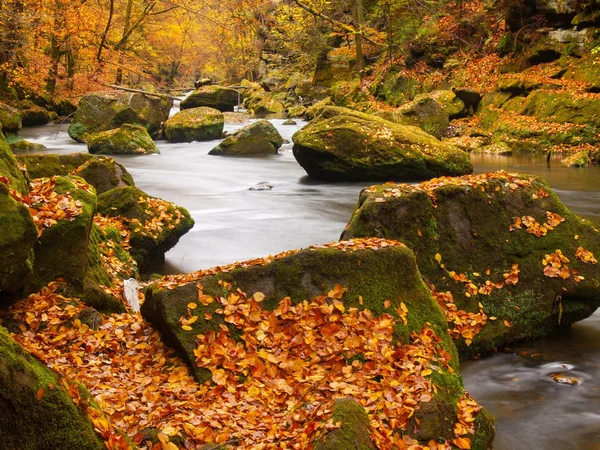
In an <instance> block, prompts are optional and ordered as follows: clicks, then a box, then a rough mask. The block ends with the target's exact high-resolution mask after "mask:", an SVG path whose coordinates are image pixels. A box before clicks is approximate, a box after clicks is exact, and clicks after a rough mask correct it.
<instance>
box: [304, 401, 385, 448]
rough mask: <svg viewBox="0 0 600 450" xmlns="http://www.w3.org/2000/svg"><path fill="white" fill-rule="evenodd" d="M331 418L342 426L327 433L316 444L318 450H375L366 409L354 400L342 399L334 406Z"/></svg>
mask: <svg viewBox="0 0 600 450" xmlns="http://www.w3.org/2000/svg"><path fill="white" fill-rule="evenodd" d="M331 418H332V420H333V422H334V423H338V422H341V423H342V426H341V427H340V428H338V429H336V430H332V431H329V432H327V433H325V435H324V436H323V437H321V438H320V439H317V440H316V442H315V449H316V450H374V449H376V448H377V447H376V446H375V444H374V443H373V441H372V440H371V437H370V436H369V429H370V422H369V416H367V413H366V411H365V408H363V407H362V406H360V405H359V404H358V403H356V402H355V401H354V400H352V399H340V400H337V401H336V402H335V404H334V405H333V412H332V414H331Z"/></svg>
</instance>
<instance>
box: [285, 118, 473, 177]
mask: <svg viewBox="0 0 600 450" xmlns="http://www.w3.org/2000/svg"><path fill="white" fill-rule="evenodd" d="M329 115H332V116H331V117H330V118H327V116H329ZM293 140H294V147H293V151H294V156H295V158H296V160H297V161H298V162H299V163H300V165H301V166H302V167H303V168H304V169H305V170H306V172H307V173H308V174H309V175H310V176H311V177H313V178H317V179H325V180H384V181H388V180H422V179H428V178H432V177H436V176H441V175H462V174H465V173H471V172H472V170H473V166H472V164H471V160H470V158H469V156H468V154H467V153H466V152H464V151H462V150H460V149H458V148H456V147H453V146H451V145H448V144H445V143H443V142H440V141H438V140H437V139H436V138H435V137H433V136H431V135H430V134H428V133H426V132H424V131H423V130H421V129H419V128H417V127H413V126H409V125H399V124H394V123H392V122H390V121H388V120H385V119H382V118H379V117H376V116H373V115H369V114H364V113H359V112H357V111H352V110H347V109H344V108H331V107H327V108H325V109H324V110H323V111H322V112H321V115H320V116H317V118H315V119H314V120H313V121H312V122H311V123H310V124H308V125H307V126H306V127H304V128H303V129H302V130H300V131H298V132H297V133H296V134H294V136H293Z"/></svg>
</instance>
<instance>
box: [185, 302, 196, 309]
mask: <svg viewBox="0 0 600 450" xmlns="http://www.w3.org/2000/svg"><path fill="white" fill-rule="evenodd" d="M187 307H188V308H190V309H196V308H197V307H198V305H196V304H195V303H194V302H190V303H188V304H187Z"/></svg>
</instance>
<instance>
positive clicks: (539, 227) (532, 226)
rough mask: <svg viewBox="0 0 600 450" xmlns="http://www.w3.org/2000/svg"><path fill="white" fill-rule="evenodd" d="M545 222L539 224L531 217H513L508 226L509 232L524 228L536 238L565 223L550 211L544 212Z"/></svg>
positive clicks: (562, 218)
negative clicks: (511, 222)
mask: <svg viewBox="0 0 600 450" xmlns="http://www.w3.org/2000/svg"><path fill="white" fill-rule="evenodd" d="M546 217H547V222H544V223H543V224H540V223H539V222H538V221H537V220H535V218H533V217H531V216H523V217H515V218H514V222H513V224H512V225H511V226H510V231H515V230H516V229H520V228H522V227H525V230H526V231H527V232H528V233H529V234H533V235H534V236H536V237H542V236H546V234H548V231H551V230H554V228H555V227H557V226H558V225H560V224H561V223H562V222H564V221H565V218H564V217H562V216H561V215H559V214H556V213H553V212H551V211H546Z"/></svg>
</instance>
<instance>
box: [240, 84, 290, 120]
mask: <svg viewBox="0 0 600 450" xmlns="http://www.w3.org/2000/svg"><path fill="white" fill-rule="evenodd" d="M244 107H245V108H246V109H247V110H248V112H249V113H250V114H254V115H264V114H281V113H283V112H284V111H285V107H284V106H283V104H282V103H281V102H280V101H279V100H278V99H277V98H275V97H274V96H273V94H271V93H269V92H266V91H265V90H264V89H259V90H256V91H254V92H251V93H250V94H249V95H248V96H245V98H244Z"/></svg>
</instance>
